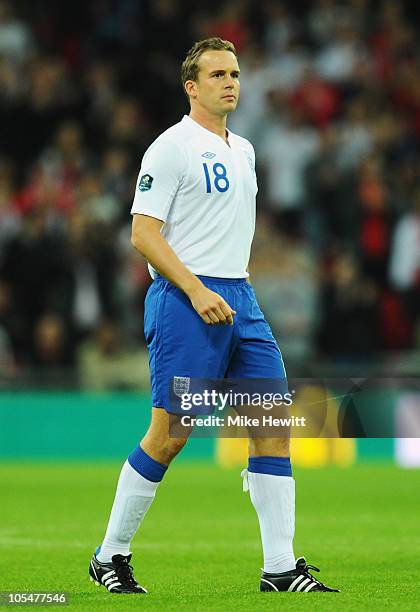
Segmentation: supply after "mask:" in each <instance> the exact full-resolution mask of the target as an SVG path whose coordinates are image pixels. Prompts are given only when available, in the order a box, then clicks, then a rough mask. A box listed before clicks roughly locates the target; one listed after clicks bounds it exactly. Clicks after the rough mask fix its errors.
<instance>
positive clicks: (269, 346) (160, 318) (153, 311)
mask: <svg viewBox="0 0 420 612" xmlns="http://www.w3.org/2000/svg"><path fill="white" fill-rule="evenodd" d="M199 278H200V279H201V281H202V282H203V284H204V285H205V286H206V287H208V288H209V289H211V290H212V291H215V292H216V293H218V294H219V295H221V296H222V297H223V298H224V299H225V301H226V302H227V303H228V304H229V306H230V307H231V308H233V310H236V312H237V314H236V315H235V316H234V324H233V325H208V324H206V323H204V321H203V320H202V318H201V317H200V315H198V314H197V313H196V311H195V310H194V308H193V307H192V305H191V302H190V300H189V298H188V297H187V296H186V295H185V293H184V292H183V291H181V290H180V289H178V288H177V287H175V286H174V285H172V284H171V283H170V282H169V281H167V280H166V279H165V278H163V277H161V276H158V277H157V278H156V279H155V280H154V281H153V283H152V285H151V286H150V288H149V291H148V293H147V296H146V300H145V310H144V334H145V337H146V342H147V347H148V349H149V366H150V379H151V396H152V397H151V399H152V406H154V407H156V408H165V409H166V410H167V411H168V412H171V409H170V406H169V399H168V390H169V387H170V385H171V384H172V381H173V379H174V377H188V378H209V379H223V378H230V379H247V378H260V379H262V378H269V379H283V380H285V379H286V372H285V368H284V364H283V359H282V356H281V352H280V349H279V347H278V344H277V342H276V340H275V338H274V336H273V334H272V332H271V329H270V326H269V324H268V323H267V321H266V320H265V318H264V315H263V313H262V312H261V309H260V307H259V306H258V303H257V300H256V297H255V293H254V290H253V288H252V287H251V285H250V284H249V283H247V281H246V280H245V279H229V278H228V279H225V278H213V277H209V276H199Z"/></svg>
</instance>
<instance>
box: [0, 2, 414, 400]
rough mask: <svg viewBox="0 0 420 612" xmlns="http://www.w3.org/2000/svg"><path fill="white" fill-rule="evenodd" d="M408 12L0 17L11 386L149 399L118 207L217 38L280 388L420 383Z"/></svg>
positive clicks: (377, 6) (136, 293) (10, 7)
mask: <svg viewBox="0 0 420 612" xmlns="http://www.w3.org/2000/svg"><path fill="white" fill-rule="evenodd" d="M414 5H415V3H412V2H402V1H398V0H383V1H369V0H342V1H339V0H313V1H307V2H298V3H290V2H286V1H280V0H279V1H276V0H258V1H257V0H225V1H224V2H222V1H216V0H212V1H211V2H210V1H209V0H202V1H201V2H200V3H195V2H192V0H191V1H187V0H179V1H175V0H143V1H139V0H86V1H85V2H83V3H81V2H78V1H77V0H75V1H74V2H71V3H57V2H55V1H53V0H37V2H30V0H13V2H11V1H10V0H0V118H1V129H0V378H1V380H3V381H5V380H8V381H10V380H15V381H16V380H17V381H20V383H21V384H23V383H22V381H23V380H25V381H27V384H28V385H36V384H44V383H45V384H56V383H57V384H59V385H63V384H69V385H78V384H81V385H82V386H84V387H88V388H104V387H108V388H135V387H137V386H139V385H140V386H143V385H145V384H147V382H146V380H147V357H146V355H145V347H144V338H143V326H142V314H143V305H142V304H143V299H144V296H145V293H146V291H147V289H148V286H149V284H150V278H149V275H148V272H147V268H146V265H145V262H144V261H143V260H142V258H141V256H140V255H138V254H137V253H135V252H134V250H133V248H132V246H131V244H130V230H131V218H130V207H131V202H132V198H133V193H134V189H135V184H136V178H137V173H138V170H139V167H140V162H141V158H142V155H143V154H144V152H145V150H146V148H147V146H148V145H149V144H150V143H151V141H152V140H153V139H154V138H155V137H156V136H157V135H158V134H159V133H160V132H161V131H163V130H164V129H166V128H167V127H169V126H170V125H171V124H173V123H175V122H177V121H178V120H180V118H181V117H182V115H183V114H184V113H188V108H187V104H186V100H185V97H184V95H183V92H182V87H181V84H180V79H179V68H180V64H181V62H182V60H183V58H184V56H185V54H186V51H187V50H188V49H189V48H190V47H191V45H192V43H193V42H194V41H195V40H198V39H201V38H205V37H208V36H220V37H222V38H227V39H229V40H231V41H232V42H233V43H234V44H235V46H236V48H237V51H238V54H239V62H240V67H241V88H242V89H241V101H240V105H239V107H238V110H237V111H236V113H234V114H233V115H232V117H231V118H230V119H229V124H228V125H229V127H230V129H232V131H234V132H237V133H239V134H241V135H242V136H245V137H246V138H249V139H250V140H251V141H252V143H253V144H254V147H255V150H256V157H257V172H258V178H259V196H258V222H257V232H256V238H255V243H254V249H253V256H252V260H251V265H250V270H251V278H252V283H253V284H254V286H255V288H256V291H257V295H258V297H259V300H260V304H261V306H262V308H263V310H264V311H265V313H266V316H267V318H268V319H269V321H270V323H271V325H272V328H273V331H274V334H275V335H276V337H277V338H278V340H279V342H280V346H281V348H282V351H283V354H284V359H285V362H286V365H288V369H289V372H290V373H293V374H294V375H308V374H312V373H314V372H315V373H316V372H318V371H319V368H320V364H326V365H325V370H324V371H325V372H328V373H332V372H337V371H338V369H339V368H340V367H342V368H343V371H345V372H347V373H351V372H355V371H356V370H357V371H363V372H379V371H380V372H383V371H384V367H385V371H386V372H392V373H393V374H400V373H407V372H408V373H415V371H416V368H417V373H418V371H419V369H420V364H419V361H418V359H417V357H416V356H418V354H419V352H420V318H419V313H420V298H419V296H420V147H419V140H420V71H419V69H420V52H419V51H420V48H419V44H418V29H416V27H415V25H414V24H415V20H414V14H413V10H414V9H415V6H414ZM410 11H411V12H410ZM402 356H403V357H402ZM379 364H380V367H379ZM337 368H338V369H337ZM63 373H64V374H63ZM51 381H52V383H51Z"/></svg>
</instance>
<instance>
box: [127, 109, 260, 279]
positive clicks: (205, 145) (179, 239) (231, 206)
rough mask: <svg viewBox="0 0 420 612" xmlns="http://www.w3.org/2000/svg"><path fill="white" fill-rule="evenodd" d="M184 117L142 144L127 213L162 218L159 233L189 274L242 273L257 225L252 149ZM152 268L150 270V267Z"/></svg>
mask: <svg viewBox="0 0 420 612" xmlns="http://www.w3.org/2000/svg"><path fill="white" fill-rule="evenodd" d="M228 140H229V145H230V146H229V145H228V144H227V143H226V142H225V141H224V140H223V138H221V137H220V136H218V135H217V134H215V133H213V132H210V131H209V130H207V129H206V128H204V127H202V126H201V125H199V124H198V123H197V122H196V121H194V120H193V119H191V118H190V117H188V116H184V117H183V119H182V121H180V122H179V123H177V124H175V125H174V126H172V127H170V128H169V129H168V130H166V131H165V132H163V134H161V135H160V136H159V137H158V138H157V139H156V140H155V141H154V142H153V143H152V145H151V146H150V147H149V148H148V150H147V151H146V153H145V155H144V157H143V161H142V164H141V169H140V173H139V179H138V182H137V187H136V193H135V196H134V202H133V206H132V209H131V213H132V214H136V213H137V214H144V215H148V216H151V217H155V218H156V219H161V220H162V221H164V222H165V223H164V225H163V227H162V230H161V231H162V235H163V236H164V238H165V239H166V240H167V242H168V243H169V245H170V246H171V247H172V249H173V250H174V252H175V253H176V255H177V256H178V258H179V259H180V260H181V261H182V263H183V264H184V265H185V266H186V267H187V268H188V269H189V270H190V271H191V272H193V273H194V274H202V275H204V276H215V277H222V278H245V277H247V276H248V273H247V270H246V269H247V266H248V261H249V255H250V251H251V243H252V239H253V236H254V230H255V196H256V194H257V181H256V176H255V154H254V149H253V146H252V145H251V143H250V142H248V140H246V139H245V138H242V137H241V136H237V135H236V134H233V133H232V132H229V133H228ZM149 269H150V272H151V275H152V276H153V277H155V276H156V272H155V270H153V268H151V266H149Z"/></svg>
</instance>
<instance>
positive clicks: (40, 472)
mask: <svg viewBox="0 0 420 612" xmlns="http://www.w3.org/2000/svg"><path fill="white" fill-rule="evenodd" d="M119 469H120V466H119V465H115V464H113V465H103V464H96V463H91V464H63V465H58V464H54V465H53V464H50V465H29V464H28V465H26V464H19V465H15V464H14V465H11V464H2V465H0V487H1V510H0V518H1V520H0V559H1V572H0V591H9V590H10V591H19V592H29V591H36V592H45V591H50V592H51V591H66V592H68V593H69V596H70V604H69V607H67V608H64V609H67V610H71V611H73V610H92V611H97V610H99V611H102V610H109V611H113V612H114V611H118V610H124V611H125V610H131V609H142V610H178V611H179V610H203V611H207V610H209V611H211V610H228V609H239V610H241V611H242V610H287V611H289V610H291V611H293V610H308V611H311V612H312V611H317V610H320V611H322V612H324V611H328V610H334V611H336V610H382V611H384V610H387V611H389V610H404V611H407V610H420V571H419V566H420V563H419V558H420V530H419V516H420V503H419V502H420V471H403V470H399V469H397V468H395V467H391V466H386V465H382V466H359V467H355V468H352V469H348V470H341V469H339V468H326V469H320V470H295V474H294V475H295V478H296V481H297V517H296V524H297V529H296V537H295V552H296V554H297V555H302V554H303V555H305V556H306V558H307V560H308V562H309V563H313V564H314V565H317V566H318V567H320V568H321V570H322V572H321V574H317V576H319V578H320V579H321V580H322V581H324V582H326V583H327V584H329V585H331V586H337V587H339V588H341V589H342V592H341V593H330V594H329V593H318V594H310V593H307V594H298V593H281V594H277V593H259V591H258V588H259V567H260V566H261V550H260V542H259V531H258V524H257V521H256V517H255V515H254V510H253V508H252V506H251V503H250V500H249V495H248V494H244V493H242V492H241V479H240V477H239V472H240V470H235V471H222V470H220V469H218V468H216V467H214V466H212V465H208V464H197V465H187V464H182V463H179V464H178V465H176V464H175V465H174V466H173V468H172V469H171V470H169V471H168V474H167V475H166V477H165V480H164V483H163V484H162V486H161V487H160V489H159V491H158V495H157V498H156V500H155V502H154V504H153V506H152V508H151V510H150V512H149V514H148V516H147V517H146V519H145V521H144V523H143V525H142V527H141V529H140V531H139V533H138V534H137V536H136V538H135V541H134V544H133V547H132V549H133V552H134V558H133V564H134V567H135V570H136V576H137V578H138V580H139V582H140V583H141V584H143V585H144V586H146V587H147V588H148V590H149V595H147V596H142V597H135V596H119V595H112V594H109V593H108V592H107V591H106V590H105V589H104V588H103V587H99V588H98V587H95V586H94V585H93V584H92V583H90V582H89V580H88V577H87V567H88V563H89V559H90V557H91V554H92V551H93V550H94V548H95V546H96V545H97V544H98V543H100V541H101V539H102V536H103V533H104V528H105V526H106V521H107V518H108V513H109V509H110V506H111V503H112V498H113V493H114V487H115V483H116V479H117V477H118V473H119ZM50 608H51V606H50ZM53 608H54V609H58V608H59V607H58V606H53ZM60 608H62V606H60Z"/></svg>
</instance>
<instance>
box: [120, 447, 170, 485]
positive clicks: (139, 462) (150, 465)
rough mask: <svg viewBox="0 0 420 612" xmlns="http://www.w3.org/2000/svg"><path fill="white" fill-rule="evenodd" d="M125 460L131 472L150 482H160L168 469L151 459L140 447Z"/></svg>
mask: <svg viewBox="0 0 420 612" xmlns="http://www.w3.org/2000/svg"><path fill="white" fill-rule="evenodd" d="M127 460H128V463H129V464H130V465H131V467H132V468H133V470H136V472H138V473H139V474H140V475H141V476H143V477H144V478H147V480H151V481H152V482H160V481H161V480H162V478H163V477H164V475H165V472H166V470H167V469H168V466H167V465H163V464H162V463H159V462H158V461H155V460H154V459H152V458H151V457H150V456H149V455H148V454H147V453H145V452H144V450H143V449H142V448H141V446H138V447H137V448H135V449H134V450H133V452H132V453H131V455H129V456H128V459H127Z"/></svg>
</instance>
